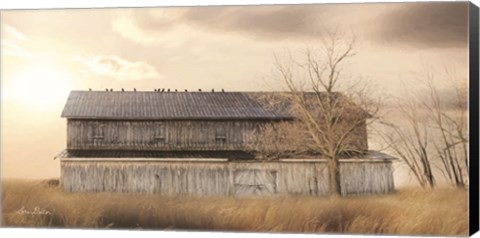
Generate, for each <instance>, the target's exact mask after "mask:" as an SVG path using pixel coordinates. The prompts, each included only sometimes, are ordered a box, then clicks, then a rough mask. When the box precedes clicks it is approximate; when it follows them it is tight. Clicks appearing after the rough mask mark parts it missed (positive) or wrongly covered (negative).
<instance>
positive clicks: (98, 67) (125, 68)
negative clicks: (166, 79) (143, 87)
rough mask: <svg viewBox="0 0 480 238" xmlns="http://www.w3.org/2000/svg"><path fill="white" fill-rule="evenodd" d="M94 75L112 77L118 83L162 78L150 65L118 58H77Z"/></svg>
mask: <svg viewBox="0 0 480 238" xmlns="http://www.w3.org/2000/svg"><path fill="white" fill-rule="evenodd" d="M76 60H77V61H79V62H81V63H82V64H83V65H85V66H86V68H87V70H88V71H89V72H90V73H92V74H95V75H99V76H106V77H112V78H115V79H117V80H120V81H126V80H142V79H150V78H163V76H162V75H160V74H159V73H158V71H157V70H156V69H155V67H153V66H152V65H150V64H148V63H145V62H132V61H128V60H125V59H122V58H120V57H118V56H114V55H110V56H96V57H91V58H88V59H86V58H83V57H77V58H76Z"/></svg>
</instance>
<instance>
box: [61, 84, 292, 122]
mask: <svg viewBox="0 0 480 238" xmlns="http://www.w3.org/2000/svg"><path fill="white" fill-rule="evenodd" d="M248 94H249V93H245V92H139V91H138V92H132V91H129V92H123V91H115V92H112V91H72V92H70V95H69V97H68V99H67V103H66V105H65V107H64V108H63V111H62V115H61V116H62V117H65V118H69V119H112V120H165V119H206V120H215V119H217V120H218V119H220V120H221V119H268V120H281V119H291V118H292V116H291V115H289V114H288V113H285V111H283V110H282V111H280V110H274V109H271V108H269V107H267V106H265V105H263V104H262V103H261V102H259V101H258V100H255V99H253V98H252V97H249V96H248Z"/></svg>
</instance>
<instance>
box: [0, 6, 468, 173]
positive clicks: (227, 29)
mask: <svg viewBox="0 0 480 238" xmlns="http://www.w3.org/2000/svg"><path fill="white" fill-rule="evenodd" d="M467 6H468V5H467V3H383V4H316V5H272V6H241V7H195V8H191V7H190V8H189V7H183V8H173V7H171V8H136V9H84V10H22V11H4V12H2V13H1V60H2V65H1V67H2V68H1V78H2V81H1V83H2V85H1V90H2V91H1V97H2V98H1V99H2V101H1V103H2V105H1V106H2V118H1V122H2V125H1V133H2V134H1V135H2V152H1V156H2V176H6V177H25V178H38V177H56V176H57V177H58V176H59V163H58V161H53V156H55V155H56V154H58V153H59V152H61V150H63V149H64V148H65V140H66V129H65V125H66V121H65V119H61V118H60V112H61V110H62V108H63V105H64V103H65V100H66V97H67V95H68V92H69V91H70V90H88V88H92V89H93V90H104V89H105V88H113V89H114V90H119V89H121V88H125V89H127V90H132V89H133V88H137V90H149V91H151V90H153V89H154V88H171V89H175V88H178V89H180V90H183V89H189V90H196V89H198V88H202V89H204V90H210V89H211V88H215V89H220V88H224V89H226V90H227V91H258V90H262V91H265V90H267V91H271V90H283V89H284V86H283V85H282V84H280V83H279V82H277V81H275V79H274V77H273V74H272V70H273V65H274V58H273V54H274V53H278V54H280V55H281V53H282V52H285V49H289V50H290V51H292V52H293V54H294V55H295V56H299V55H300V52H301V50H303V49H305V48H306V47H315V46H318V44H319V40H320V38H321V37H322V36H324V33H325V32H326V31H328V30H331V29H338V30H340V31H342V32H347V33H353V34H355V35H356V36H357V45H356V51H357V52H358V53H357V55H356V56H355V57H354V58H351V59H349V61H347V62H346V64H345V65H344V71H345V73H344V74H343V75H344V77H345V80H346V81H349V80H350V81H352V80H356V79H358V78H360V77H361V78H367V79H369V80H370V81H371V82H374V83H375V84H376V85H377V86H378V88H379V90H380V91H381V92H382V93H385V94H388V95H390V94H391V95H397V96H398V95H401V93H400V90H399V88H400V87H401V86H402V85H403V84H404V82H409V80H411V79H412V78H417V77H419V76H420V75H421V74H423V73H425V71H426V70H432V69H442V68H444V67H449V68H452V69H455V71H456V72H457V74H458V75H459V77H460V78H462V79H466V78H467V75H468V37H467V27H468V18H467V13H468V7H467ZM408 85H411V84H408ZM411 87H412V88H415V85H411ZM447 93H448V92H447Z"/></svg>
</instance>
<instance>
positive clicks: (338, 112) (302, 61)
mask: <svg viewBox="0 0 480 238" xmlns="http://www.w3.org/2000/svg"><path fill="white" fill-rule="evenodd" d="M354 46H355V38H351V39H350V40H349V39H346V38H345V35H342V34H340V33H338V32H333V33H330V34H328V36H327V37H325V38H324V39H323V40H322V41H321V45H320V49H319V50H313V49H307V50H306V51H305V52H304V53H303V54H302V56H300V58H299V59H295V57H293V56H292V54H290V53H289V54H288V56H287V57H286V58H280V57H278V56H277V55H276V56H275V70H276V72H277V73H278V75H277V76H278V79H280V80H281V81H282V82H283V83H284V84H285V85H286V87H287V89H288V93H286V94H285V98H286V100H287V101H289V102H290V105H289V112H290V113H291V114H292V115H294V116H295V118H296V119H295V121H294V122H292V123H294V124H296V127H295V129H294V130H295V132H296V133H297V135H296V138H297V139H293V138H292V137H289V138H290V139H291V140H290V142H291V143H290V144H289V145H290V148H288V149H286V150H284V151H288V152H289V153H292V152H294V153H299V152H301V153H308V154H313V155H316V156H321V157H322V158H325V159H327V160H328V171H329V188H330V194H331V195H340V194H341V177H340V176H341V174H340V166H339V159H340V158H342V157H346V156H351V155H352V154H359V153H365V152H366V151H367V150H368V144H367V133H366V125H367V123H370V121H367V120H366V119H367V118H369V117H373V116H374V115H376V114H377V112H378V109H379V106H378V105H376V104H375V103H376V102H378V101H372V100H370V99H368V98H367V97H366V96H367V91H366V89H367V88H366V87H363V88H361V90H356V91H355V93H353V91H350V92H342V93H340V92H339V91H338V90H339V85H340V82H341V81H342V70H343V69H342V66H343V63H344V62H345V61H346V60H347V59H349V58H351V57H353V56H354V55H355V52H354ZM349 86H351V87H349V88H353V86H359V85H349ZM357 88H360V87H357ZM290 128H291V126H290ZM267 131H268V129H267ZM277 131H278V132H279V133H284V134H283V135H278V134H275V135H273V136H272V135H270V136H271V139H275V137H277V136H280V137H282V136H283V137H285V136H287V135H286V134H285V133H288V131H286V130H277ZM293 137H295V136H293ZM263 138H264V137H263ZM266 142H267V143H275V142H273V141H269V140H266ZM292 147H293V148H292Z"/></svg>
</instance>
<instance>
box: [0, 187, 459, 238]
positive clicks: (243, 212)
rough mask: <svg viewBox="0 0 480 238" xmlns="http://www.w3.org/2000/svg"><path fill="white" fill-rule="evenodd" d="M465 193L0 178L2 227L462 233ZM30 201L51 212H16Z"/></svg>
mask: <svg viewBox="0 0 480 238" xmlns="http://www.w3.org/2000/svg"><path fill="white" fill-rule="evenodd" d="M467 194H468V191H466V190H459V189H437V190H435V191H422V190H414V189H412V190H401V191H398V192H396V193H395V194H391V195H383V196H369V197H349V198H328V197H320V198H319V197H274V198H218V197H213V198H179V197H164V196H159V195H134V194H112V193H90V194H86V193H83V194H79V193H64V192H62V191H61V190H60V189H59V188H58V186H49V185H48V183H46V182H44V181H43V182H42V181H37V182H32V181H21V180H7V181H4V182H3V184H2V205H3V223H4V224H2V225H3V226H9V227H82V228H105V227H109V228H139V229H140V228H142V229H176V230H179V229H181V230H217V231H226V230H228V231H262V232H263V231H269V232H305V233H311V232H315V233H348V234H402V235H406V234H412V235H443V236H447V235H467V233H468V205H467V197H468V195H467ZM22 207H23V209H22ZM36 207H37V211H42V210H43V211H49V212H51V214H36V215H35V214H27V213H24V214H20V213H19V212H17V211H19V210H24V211H34V210H35V208H36Z"/></svg>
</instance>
